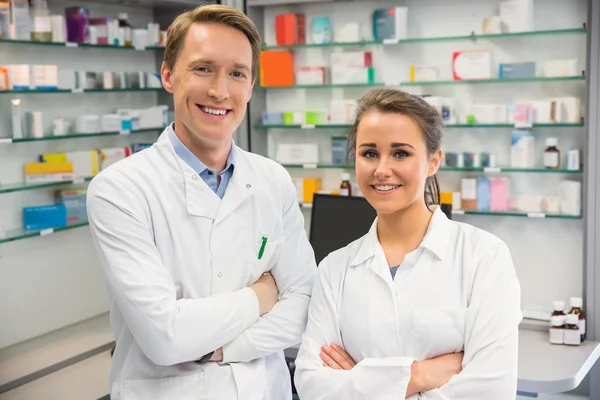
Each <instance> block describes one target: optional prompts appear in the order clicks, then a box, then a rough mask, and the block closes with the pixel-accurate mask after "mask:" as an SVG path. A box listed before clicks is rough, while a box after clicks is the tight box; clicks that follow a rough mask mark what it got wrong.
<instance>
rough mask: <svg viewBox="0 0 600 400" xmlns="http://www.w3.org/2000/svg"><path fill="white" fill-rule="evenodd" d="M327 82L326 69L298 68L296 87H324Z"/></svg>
mask: <svg viewBox="0 0 600 400" xmlns="http://www.w3.org/2000/svg"><path fill="white" fill-rule="evenodd" d="M326 81H327V78H326V76H325V67H298V68H296V85H323V84H325V82H326Z"/></svg>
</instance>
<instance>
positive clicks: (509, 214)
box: [298, 203, 582, 219]
mask: <svg viewBox="0 0 600 400" xmlns="http://www.w3.org/2000/svg"><path fill="white" fill-rule="evenodd" d="M298 205H299V206H300V207H301V208H307V209H308V208H312V206H313V205H312V203H298ZM452 215H479V216H500V217H521V218H538V219H539V218H559V219H581V218H582V216H581V215H566V214H545V213H525V212H519V211H509V212H497V211H478V210H452Z"/></svg>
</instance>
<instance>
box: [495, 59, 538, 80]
mask: <svg viewBox="0 0 600 400" xmlns="http://www.w3.org/2000/svg"><path fill="white" fill-rule="evenodd" d="M533 77H535V63H534V62H520V63H501V64H500V75H499V78H500V79H525V78H533Z"/></svg>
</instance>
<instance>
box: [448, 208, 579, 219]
mask: <svg viewBox="0 0 600 400" xmlns="http://www.w3.org/2000/svg"><path fill="white" fill-rule="evenodd" d="M452 215H482V216H483V215H487V216H499V217H523V218H559V219H581V218H582V216H581V215H567V214H545V213H537V212H535V213H526V212H520V211H508V212H499V211H479V210H452Z"/></svg>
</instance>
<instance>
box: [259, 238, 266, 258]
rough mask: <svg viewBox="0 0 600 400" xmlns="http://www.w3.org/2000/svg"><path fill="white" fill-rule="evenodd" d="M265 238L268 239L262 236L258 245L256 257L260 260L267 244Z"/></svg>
mask: <svg viewBox="0 0 600 400" xmlns="http://www.w3.org/2000/svg"><path fill="white" fill-rule="evenodd" d="M267 240H269V238H267V237H266V236H263V237H262V244H261V245H260V250H259V251H258V259H259V260H260V259H261V258H262V256H263V254H264V252H265V246H266V245H267Z"/></svg>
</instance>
